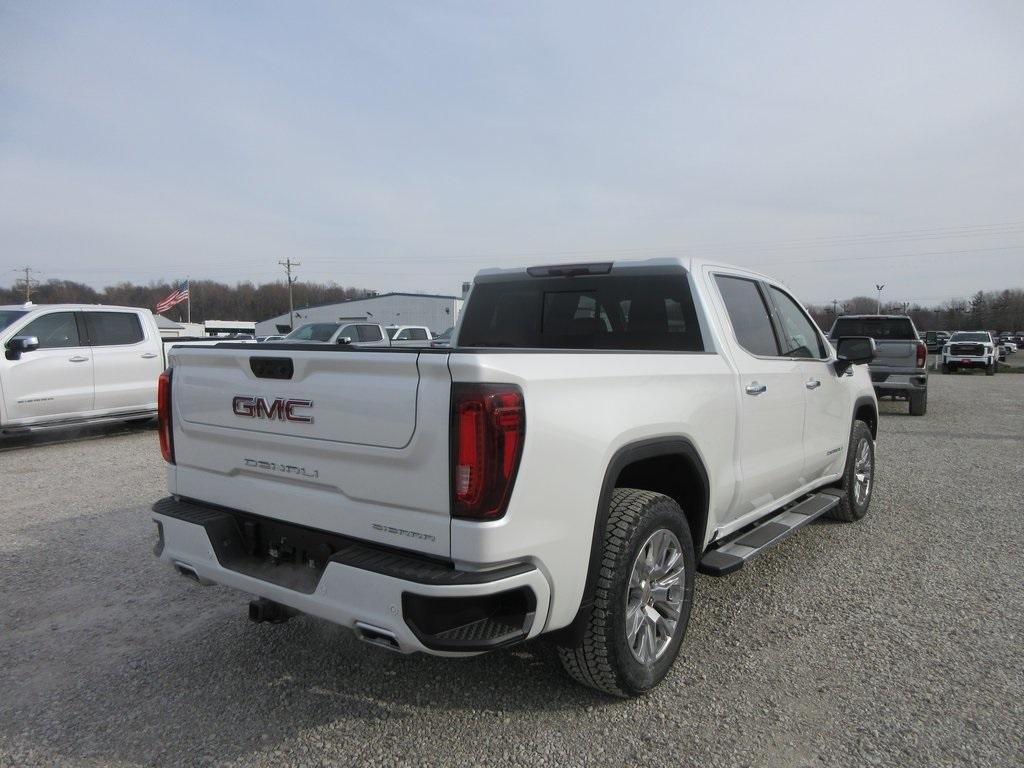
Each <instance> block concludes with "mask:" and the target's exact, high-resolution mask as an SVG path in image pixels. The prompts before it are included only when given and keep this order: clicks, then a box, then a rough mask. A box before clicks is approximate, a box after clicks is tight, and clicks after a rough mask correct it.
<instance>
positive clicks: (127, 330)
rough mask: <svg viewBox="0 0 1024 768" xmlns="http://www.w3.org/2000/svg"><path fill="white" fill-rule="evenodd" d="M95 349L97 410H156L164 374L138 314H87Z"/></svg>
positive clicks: (155, 346)
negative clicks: (160, 379) (157, 395)
mask: <svg viewBox="0 0 1024 768" xmlns="http://www.w3.org/2000/svg"><path fill="white" fill-rule="evenodd" d="M82 314H83V316H84V318H85V327H86V335H87V337H88V340H89V344H90V346H91V348H92V356H93V370H94V377H95V382H96V406H95V407H96V410H98V411H139V410H155V409H156V380H157V377H158V376H159V375H160V372H161V371H162V370H163V360H162V359H161V355H160V351H159V347H158V345H159V344H161V343H162V342H161V341H160V340H158V339H154V338H151V337H150V335H151V334H152V331H151V330H147V328H148V326H147V325H145V324H143V322H142V318H141V317H139V314H138V312H131V311H128V310H125V311H116V310H95V311H94V310H86V311H85V312H83V313H82Z"/></svg>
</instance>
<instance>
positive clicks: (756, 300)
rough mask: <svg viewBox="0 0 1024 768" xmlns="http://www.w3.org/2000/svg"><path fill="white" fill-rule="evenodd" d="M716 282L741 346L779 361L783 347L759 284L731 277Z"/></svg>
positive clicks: (723, 276)
mask: <svg viewBox="0 0 1024 768" xmlns="http://www.w3.org/2000/svg"><path fill="white" fill-rule="evenodd" d="M715 282H716V283H717V284H718V292H719V293H721V294H722V301H724V302H725V308H726V310H727V311H728V312H729V321H730V322H731V323H732V329H733V331H735V333H736V340H737V341H738V342H739V343H740V346H741V347H743V348H744V349H745V350H747V352H750V353H751V354H754V355H760V356H762V357H777V356H778V354H779V347H778V344H777V343H776V341H775V332H774V331H773V330H772V321H771V317H770V315H769V314H768V307H767V306H766V305H765V303H764V298H763V297H762V296H761V291H760V290H759V289H758V287H757V283H755V282H754V281H753V280H748V279H746V278H743V277H729V276H728V275H716V276H715Z"/></svg>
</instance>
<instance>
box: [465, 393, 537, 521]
mask: <svg viewBox="0 0 1024 768" xmlns="http://www.w3.org/2000/svg"><path fill="white" fill-rule="evenodd" d="M451 434H452V516H453V517H469V518H474V519H476V520H493V519H495V518H498V517H501V516H502V515H503V514H505V508H506V507H507V506H508V497H509V495H510V494H511V492H512V484H513V482H514V481H515V477H516V470H517V469H518V468H519V457H520V456H521V455H522V452H523V438H524V436H525V434H526V409H525V407H524V406H523V392H522V390H521V389H519V387H517V386H515V385H514V384H455V385H454V386H453V387H452V432H451Z"/></svg>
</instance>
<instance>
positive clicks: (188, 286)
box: [185, 277, 192, 323]
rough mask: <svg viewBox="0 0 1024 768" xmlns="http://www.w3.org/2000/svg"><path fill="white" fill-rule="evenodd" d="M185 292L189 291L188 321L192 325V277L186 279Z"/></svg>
mask: <svg viewBox="0 0 1024 768" xmlns="http://www.w3.org/2000/svg"><path fill="white" fill-rule="evenodd" d="M185 290H186V291H188V293H187V294H186V295H187V296H188V299H186V301H188V321H189V322H190V323H191V322H192V278H191V277H186V278H185Z"/></svg>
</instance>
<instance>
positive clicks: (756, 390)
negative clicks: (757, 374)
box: [747, 381, 768, 396]
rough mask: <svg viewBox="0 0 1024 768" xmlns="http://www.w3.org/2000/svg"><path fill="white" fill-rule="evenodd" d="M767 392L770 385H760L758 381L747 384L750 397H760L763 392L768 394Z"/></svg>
mask: <svg viewBox="0 0 1024 768" xmlns="http://www.w3.org/2000/svg"><path fill="white" fill-rule="evenodd" d="M767 391H768V385H767V384H758V383H757V382H756V381H752V382H750V383H749V384H747V394H748V395H755V396H756V395H760V394H761V393H762V392H767Z"/></svg>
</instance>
